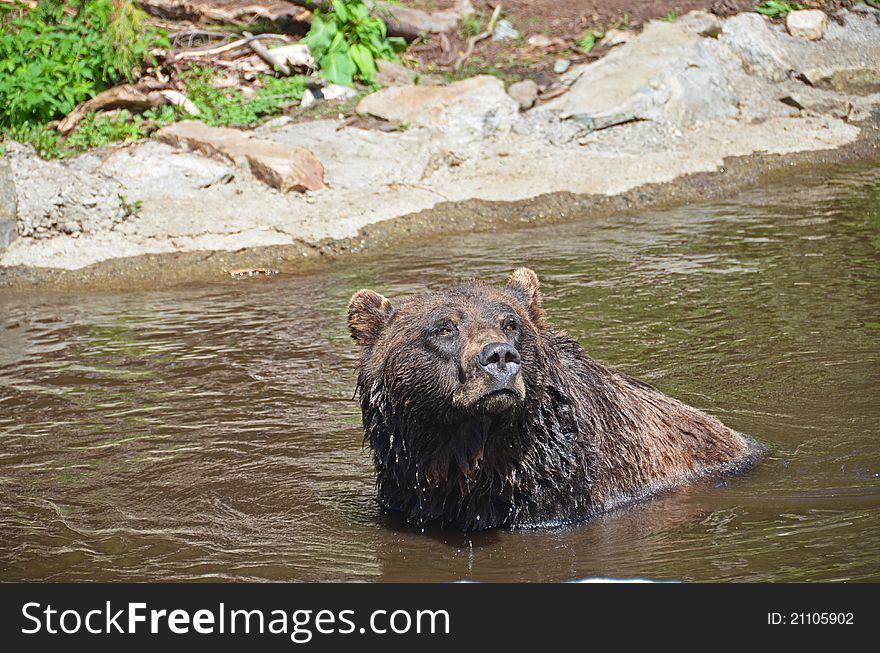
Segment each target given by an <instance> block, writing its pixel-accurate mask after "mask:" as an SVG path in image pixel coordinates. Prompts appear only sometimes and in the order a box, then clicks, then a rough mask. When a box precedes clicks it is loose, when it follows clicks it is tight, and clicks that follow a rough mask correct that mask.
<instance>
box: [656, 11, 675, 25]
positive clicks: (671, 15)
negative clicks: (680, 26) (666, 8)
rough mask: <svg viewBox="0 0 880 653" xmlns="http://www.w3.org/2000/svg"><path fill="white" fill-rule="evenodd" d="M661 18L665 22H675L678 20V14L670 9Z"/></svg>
mask: <svg viewBox="0 0 880 653" xmlns="http://www.w3.org/2000/svg"><path fill="white" fill-rule="evenodd" d="M660 20H662V21H663V22H664V23H674V22H675V21H677V20H678V14H677V13H675V12H674V11H670V12H669V13H668V14H666V15H665V16H663V18H661V19H660Z"/></svg>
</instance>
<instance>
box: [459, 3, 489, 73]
mask: <svg viewBox="0 0 880 653" xmlns="http://www.w3.org/2000/svg"><path fill="white" fill-rule="evenodd" d="M500 15H501V4H500V3H499V4H498V5H496V7H495V11H493V12H492V17H491V18H490V19H489V24H488V25H486V29H485V30H484V31H482V32H480V33H479V34H477V35H476V36H472V37H470V38H469V39H468V40H467V46H466V47H465V49H464V52H462V53H461V56H460V57H459V58H458V61H456V62H455V66H454V68H455V70H456V72H457V71H459V70H461V67H462V66H463V65H464V62H465V61H467V60H468V58H469V57H470V56H471V55H472V54H473V53H474V47H476V45H477V43H479V42H480V41H482V40H484V39H487V38H489V37H490V36H492V30H494V29H495V23H496V22H498V16H500Z"/></svg>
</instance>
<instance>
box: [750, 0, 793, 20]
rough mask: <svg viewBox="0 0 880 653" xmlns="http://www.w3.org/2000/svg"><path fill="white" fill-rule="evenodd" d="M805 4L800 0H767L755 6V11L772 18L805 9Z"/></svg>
mask: <svg viewBox="0 0 880 653" xmlns="http://www.w3.org/2000/svg"><path fill="white" fill-rule="evenodd" d="M803 8H804V6H803V5H802V4H800V3H799V2H779V1H778V0H767V2H762V3H761V4H759V5H756V6H755V11H757V12H758V13H759V14H764V15H765V16H770V17H771V18H776V17H782V16H787V15H788V14H790V13H791V12H792V11H797V10H799V9H803Z"/></svg>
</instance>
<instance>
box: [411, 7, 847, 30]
mask: <svg viewBox="0 0 880 653" xmlns="http://www.w3.org/2000/svg"><path fill="white" fill-rule="evenodd" d="M499 3H500V4H501V5H502V12H503V15H504V16H505V17H507V19H508V20H510V21H511V22H512V23H513V24H514V25H515V26H516V27H517V28H518V29H520V30H521V31H522V32H523V33H524V34H523V35H524V36H526V37H528V36H530V35H532V34H538V33H540V34H546V35H548V36H554V37H559V38H563V39H569V38H579V37H580V35H581V34H582V33H583V31H584V30H585V29H588V28H590V29H596V30H605V29H608V28H609V27H614V26H617V27H628V28H633V29H638V28H639V27H640V26H641V25H642V24H643V23H644V22H646V21H648V20H653V19H656V18H665V17H672V16H673V15H674V16H683V15H684V14H686V13H687V12H689V11H693V10H694V9H703V10H706V11H711V12H713V13H715V14H718V15H719V16H730V15H733V14H737V13H740V12H743V11H750V10H751V9H752V8H753V7H754V6H755V5H756V4H759V0H630V1H624V2H621V1H620V0H471V4H472V5H473V6H474V9H476V11H477V12H478V13H479V14H483V15H486V16H488V15H489V14H491V13H492V10H493V9H494V8H495V6H496V5H498V4H499ZM400 4H401V5H411V6H417V7H421V8H425V9H446V8H448V7H451V6H453V5H454V4H455V1H454V0H410V1H407V0H401V2H400ZM801 4H803V5H804V6H809V7H817V8H822V9H825V10H826V11H836V10H838V9H840V8H842V7H847V6H849V5H851V4H852V1H851V0H813V1H811V0H801Z"/></svg>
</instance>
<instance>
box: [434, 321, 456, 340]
mask: <svg viewBox="0 0 880 653" xmlns="http://www.w3.org/2000/svg"><path fill="white" fill-rule="evenodd" d="M454 332H455V326H453V324H452V323H451V322H444V323H443V324H440V325H439V326H438V327H437V331H436V333H437V335H438V336H440V337H441V338H442V337H446V336H451V335H452V334H453V333H454Z"/></svg>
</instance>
